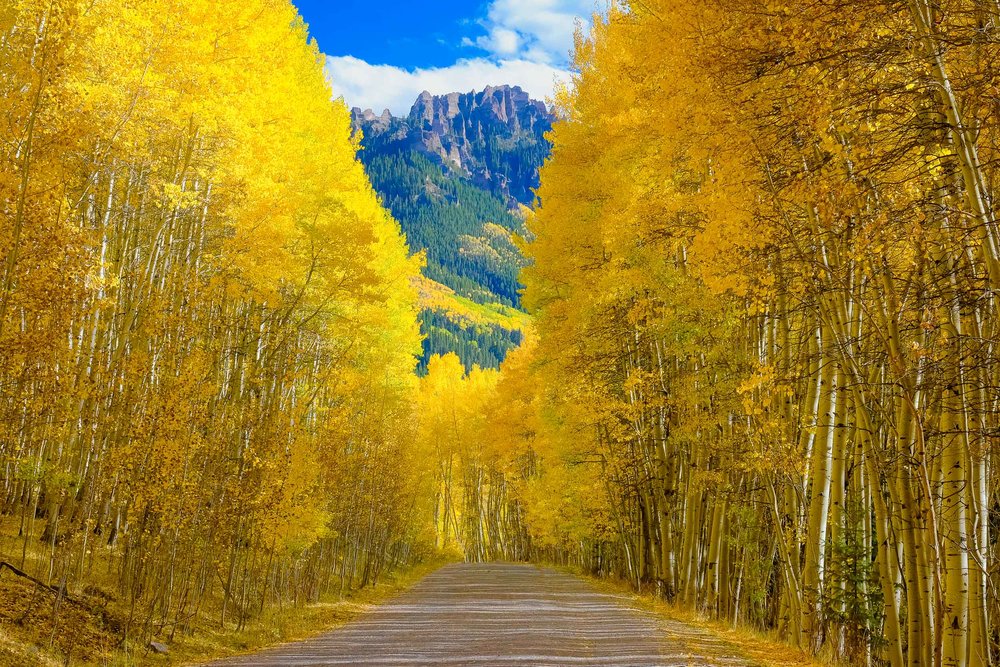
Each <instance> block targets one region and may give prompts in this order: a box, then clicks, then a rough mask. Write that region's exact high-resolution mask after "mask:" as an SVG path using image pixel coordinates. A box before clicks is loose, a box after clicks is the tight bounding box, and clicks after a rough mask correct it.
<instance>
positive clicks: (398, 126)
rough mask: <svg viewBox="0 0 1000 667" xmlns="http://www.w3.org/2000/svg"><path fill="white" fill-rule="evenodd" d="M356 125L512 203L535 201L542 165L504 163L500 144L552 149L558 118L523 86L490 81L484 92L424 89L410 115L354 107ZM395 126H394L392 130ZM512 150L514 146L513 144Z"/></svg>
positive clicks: (366, 134)
mask: <svg viewBox="0 0 1000 667" xmlns="http://www.w3.org/2000/svg"><path fill="white" fill-rule="evenodd" d="M352 120H353V121H354V126H355V128H356V129H361V130H363V131H364V136H365V137H366V139H373V140H374V139H376V138H377V139H378V140H380V141H382V142H393V141H402V142H404V143H406V144H407V145H408V147H409V148H412V149H414V150H417V151H418V152H420V153H423V154H425V155H427V156H430V157H431V158H433V159H434V160H435V161H437V162H438V163H439V164H441V165H442V166H444V167H445V168H446V169H448V170H450V171H454V172H456V173H457V174H458V175H462V176H465V177H468V178H470V179H472V180H473V181H474V182H475V183H476V184H477V185H479V186H481V187H484V188H486V189H488V190H491V191H493V192H495V193H496V194H498V195H500V196H502V197H503V198H505V199H506V200H507V201H508V202H509V204H510V206H511V207H512V208H513V207H515V206H516V205H517V204H518V203H521V204H530V203H531V201H532V200H533V199H534V194H533V192H532V190H533V188H535V187H537V185H538V182H537V179H538V175H537V168H536V167H531V168H530V169H529V168H527V167H524V168H520V167H518V168H517V169H515V170H514V171H515V172H516V173H510V172H511V165H510V164H503V165H500V164H499V163H498V162H497V158H496V156H495V155H493V152H495V151H496V148H495V146H496V145H497V143H498V142H499V143H502V144H503V145H505V146H510V147H512V148H513V147H515V146H516V147H519V148H518V149H520V148H523V147H525V146H538V147H539V149H540V150H537V151H536V150H535V149H532V151H533V153H534V152H539V153H540V154H541V153H545V154H547V153H548V144H547V142H546V141H545V139H544V135H545V133H546V132H548V131H549V130H550V129H551V127H552V123H553V122H554V121H555V117H554V116H553V115H552V114H551V113H550V112H549V110H548V108H547V107H546V106H545V103H544V102H540V101H538V100H534V99H532V98H531V96H530V95H529V94H528V93H527V92H525V91H524V90H523V89H522V88H520V87H519V86H510V85H500V86H486V88H484V89H483V90H481V91H470V92H467V93H457V92H454V93H447V94H444V95H432V94H431V93H430V92H428V91H426V90H425V91H423V92H422V93H420V95H419V96H418V97H417V99H416V101H415V102H414V103H413V106H412V108H411V109H410V113H409V115H408V116H407V117H406V118H394V117H392V115H391V114H389V115H388V116H386V114H385V113H383V115H382V116H375V114H374V112H372V111H371V110H368V111H363V112H362V111H360V110H355V111H354V112H352ZM390 130H391V131H390ZM508 150H509V149H508Z"/></svg>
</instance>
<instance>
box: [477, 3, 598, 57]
mask: <svg viewBox="0 0 1000 667" xmlns="http://www.w3.org/2000/svg"><path fill="white" fill-rule="evenodd" d="M606 5H607V0H492V2H491V3H490V5H489V9H488V10H487V14H486V19H485V20H483V21H481V22H480V23H481V25H482V26H483V27H484V28H486V30H487V33H488V34H487V37H485V38H484V37H481V38H479V39H477V40H475V41H474V42H473V43H474V44H475V45H476V46H478V47H480V48H482V49H485V50H486V51H488V52H490V54H492V55H493V56H504V55H506V54H505V53H504V52H503V51H502V50H501V48H498V47H502V46H505V45H507V44H508V43H509V42H507V41H504V42H497V40H495V39H493V36H494V35H496V34H497V33H498V32H503V33H510V34H513V35H515V36H516V37H517V41H518V44H519V46H520V47H521V49H522V57H524V54H525V53H528V52H530V53H531V54H532V60H535V61H536V62H545V63H551V64H557V65H564V64H565V63H567V62H568V60H569V57H570V52H571V51H572V49H573V35H574V33H575V31H576V27H577V24H582V25H583V27H584V28H585V29H586V28H587V27H589V25H590V18H591V16H592V15H593V14H594V13H595V12H597V11H603V10H604V9H605V8H606Z"/></svg>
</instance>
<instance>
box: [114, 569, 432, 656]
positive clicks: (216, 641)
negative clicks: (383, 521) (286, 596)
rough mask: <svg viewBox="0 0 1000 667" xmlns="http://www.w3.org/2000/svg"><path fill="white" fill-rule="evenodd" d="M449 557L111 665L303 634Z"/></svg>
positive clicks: (404, 586)
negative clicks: (338, 595)
mask: <svg viewBox="0 0 1000 667" xmlns="http://www.w3.org/2000/svg"><path fill="white" fill-rule="evenodd" d="M449 562H451V560H449V559H447V558H436V559H432V560H429V561H427V562H424V563H420V564H418V565H415V566H414V567H411V568H408V569H405V570H400V571H396V572H390V573H388V574H386V575H383V576H382V577H381V578H380V580H379V582H378V584H377V585H375V586H373V587H372V586H369V587H367V588H363V589H359V590H354V591H351V592H349V593H347V594H345V595H344V597H343V598H342V599H339V598H336V597H334V598H332V599H329V600H320V601H319V602H316V603H312V604H306V605H302V606H299V607H285V608H284V609H278V608H276V607H274V608H270V609H268V610H267V611H266V612H264V614H262V615H261V616H259V617H258V618H256V619H254V621H253V622H252V623H250V624H248V625H247V627H246V628H245V629H243V630H241V631H238V632H237V631H234V630H228V631H222V630H221V629H218V628H211V627H207V628H201V629H200V631H199V632H197V633H196V634H194V635H193V636H190V637H184V638H183V639H180V640H179V641H177V643H175V644H174V645H173V646H172V647H171V649H170V653H169V654H167V655H146V656H135V657H126V656H121V661H119V662H110V663H109V665H111V666H113V667H131V666H132V665H199V664H202V663H205V662H208V661H211V660H215V659H218V658H225V657H229V656H233V655H242V654H247V653H253V652H255V651H258V650H261V649H264V648H268V647H271V646H275V645H278V644H284V643H287V642H293V641H299V640H302V639H308V638H310V637H313V636H315V635H317V634H320V633H323V632H326V631H328V630H331V629H333V628H337V627H339V626H341V625H344V624H345V623H348V622H350V621H352V620H353V619H355V618H357V617H358V616H359V615H361V614H362V613H364V612H365V611H367V610H368V609H370V608H372V607H374V606H376V605H378V604H381V603H382V602H385V601H386V600H388V599H390V598H392V597H394V596H396V595H398V594H400V593H402V592H404V591H406V590H408V589H409V588H411V587H412V586H413V585H415V584H416V583H417V582H418V581H420V580H421V579H423V578H424V577H425V576H427V575H428V574H430V573H431V572H433V571H434V570H437V569H438V568H440V567H442V566H443V565H445V564H447V563H449Z"/></svg>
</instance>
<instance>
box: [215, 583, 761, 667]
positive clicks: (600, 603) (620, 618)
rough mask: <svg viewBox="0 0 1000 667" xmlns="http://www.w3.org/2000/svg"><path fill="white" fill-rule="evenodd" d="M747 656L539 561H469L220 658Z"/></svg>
mask: <svg viewBox="0 0 1000 667" xmlns="http://www.w3.org/2000/svg"><path fill="white" fill-rule="evenodd" d="M747 664H748V663H747V662H746V661H745V660H743V659H742V658H739V657H737V656H736V655H735V654H734V652H733V651H732V649H730V648H729V647H727V646H726V645H725V644H724V643H722V642H721V641H720V640H718V639H717V638H715V637H713V636H712V635H709V634H707V633H705V632H704V631H702V630H699V629H697V628H694V627H691V626H688V625H685V624H683V623H679V622H675V621H668V620H665V619H662V618H659V617H657V616H654V615H653V614H650V613H649V612H645V611H642V610H639V609H637V608H635V607H633V606H631V605H630V604H629V602H628V600H627V599H625V598H620V597H617V596H614V595H608V594H606V593H599V592H596V591H594V590H593V589H592V588H591V587H590V586H588V585H587V583H586V582H584V581H582V580H580V579H578V578H576V577H573V576H571V575H568V574H563V573H560V572H556V571H553V570H548V569H542V568H538V567H534V566H532V565H506V564H483V565H479V564H461V565H449V566H447V567H444V568H442V569H440V570H438V571H437V572H434V573H433V574H431V575H429V576H428V577H426V578H425V579H424V580H423V581H421V582H420V583H419V584H417V585H416V586H415V587H414V588H412V589H411V590H410V591H408V592H407V593H405V594H403V595H401V596H400V597H398V598H396V599H395V600H393V601H392V602H389V603H387V604H385V605H382V606H380V607H377V608H375V609H374V610H372V611H371V612H369V613H367V614H365V615H364V616H362V617H361V618H359V619H358V620H356V621H354V622H352V623H350V624H348V625H346V626H344V627H342V628H339V629H337V630H333V631H330V632H327V633H325V634H323V635H320V636H318V637H315V638H313V639H310V640H307V641H302V642H296V643H293V644H286V645H284V646H280V647H277V648H274V649H270V650H267V651H264V652H261V653H256V654H254V655H250V656H243V657H239V658H231V659H228V660H224V661H221V662H217V663H213V664H212V667H251V666H253V667H264V666H271V665H273V666H276V667H277V666H296V667H302V666H306V665H324V666H332V665H385V666H387V667H390V666H392V665H452V666H456V667H457V666H459V665H482V666H489V667H494V666H496V667H511V666H514V665H517V666H521V667H527V666H530V667H535V666H539V667H541V666H544V665H587V666H591V665H592V666H594V667H597V666H602V667H624V666H629V667H654V666H661V665H662V666H667V665H671V666H674V665H677V666H680V665H733V666H743V665H747Z"/></svg>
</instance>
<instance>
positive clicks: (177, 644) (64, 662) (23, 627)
mask: <svg viewBox="0 0 1000 667" xmlns="http://www.w3.org/2000/svg"><path fill="white" fill-rule="evenodd" d="M446 562H448V561H446V560H443V559H442V560H432V561H428V562H426V563H422V564H420V565H417V566H415V567H413V568H409V569H406V570H402V571H398V572H391V573H388V574H386V575H383V577H382V578H381V579H380V580H379V582H378V584H377V585H376V586H374V587H367V588H364V589H361V590H354V591H350V592H348V593H345V595H344V596H343V598H341V597H339V596H336V595H334V596H331V597H330V598H328V599H324V600H321V601H320V602H317V603H312V604H305V605H299V606H291V607H290V606H286V607H284V608H283V609H278V608H269V609H268V610H266V611H265V612H264V613H263V614H262V615H260V616H258V617H257V618H255V619H253V620H252V621H250V622H249V623H248V624H247V625H246V627H245V628H243V629H242V630H235V629H234V628H233V627H232V626H230V627H228V628H227V629H222V628H220V627H219V623H218V616H212V617H209V616H206V617H205V618H202V619H196V620H195V621H193V623H192V625H191V628H190V630H189V631H188V632H187V633H185V634H183V635H181V634H177V635H176V636H175V637H174V640H173V641H170V642H169V643H168V653H167V654H165V655H157V654H155V653H153V652H152V651H150V650H149V647H148V646H145V645H142V646H136V645H126V647H125V648H124V649H123V648H122V647H121V640H120V637H121V628H122V625H123V623H124V620H123V619H125V618H126V617H127V610H125V609H122V608H121V605H120V604H119V603H118V602H117V601H116V600H115V599H114V596H113V595H111V594H108V593H107V592H105V591H107V590H112V587H110V586H102V585H101V583H95V584H94V585H88V586H87V587H85V588H84V589H83V590H82V591H74V592H73V593H72V595H70V596H68V597H62V596H60V595H59V594H58V593H57V592H56V591H54V590H53V589H51V588H47V587H46V586H44V582H34V581H32V580H30V579H28V578H25V577H23V576H20V575H19V574H17V573H16V572H15V571H13V570H11V569H10V568H8V567H3V566H0V667H63V666H71V667H77V666H80V667H83V666H85V665H102V666H106V667H132V666H139V665H143V666H144V665H153V666H159V665H162V666H171V665H191V664H198V663H203V662H206V661H208V660H214V659H218V658H222V657H225V656H231V655H237V654H243V653H247V652H250V651H255V650H259V649H263V648H265V647H268V646H273V645H276V644H280V643H282V642H291V641H297V640H302V639H306V638H308V637H311V636H314V635H316V634H318V633H321V632H324V631H327V630H330V629H332V628H336V627H338V626H341V625H343V624H345V623H348V622H349V621H351V620H353V619H355V618H356V617H358V616H360V615H361V614H363V613H364V612H365V611H367V610H369V609H371V608H373V607H374V606H375V605H378V604H380V603H382V602H384V601H385V600H387V599H389V598H391V597H393V596H395V595H398V594H399V593H401V592H403V591H405V590H406V589H408V588H410V587H411V586H412V585H413V584H415V583H416V582H417V581H420V580H421V579H423V578H424V577H425V576H426V575H427V574H428V573H430V572H432V571H434V570H436V569H438V568H440V567H441V566H442V565H443V564H444V563H446ZM32 571H38V570H37V569H34V568H33V569H32ZM53 619H55V620H53ZM154 639H156V640H157V641H162V640H161V639H159V638H154Z"/></svg>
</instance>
